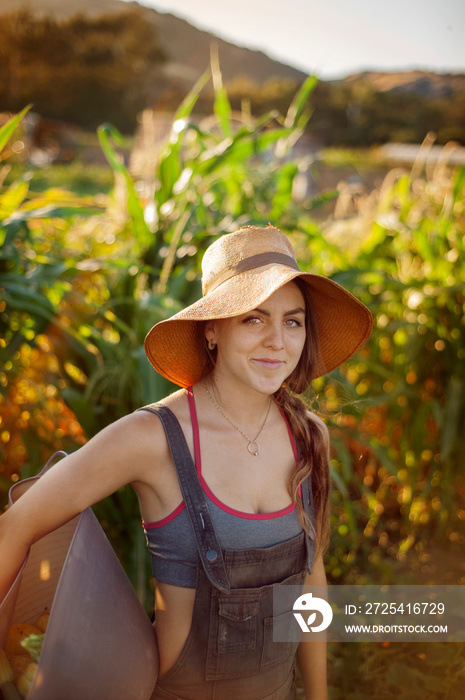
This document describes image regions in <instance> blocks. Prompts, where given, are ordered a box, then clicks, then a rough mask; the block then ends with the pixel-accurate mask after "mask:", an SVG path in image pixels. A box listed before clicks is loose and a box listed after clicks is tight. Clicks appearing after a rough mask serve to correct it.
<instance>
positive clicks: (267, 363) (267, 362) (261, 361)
mask: <svg viewBox="0 0 465 700" xmlns="http://www.w3.org/2000/svg"><path fill="white" fill-rule="evenodd" d="M254 362H256V363H257V364H258V365H260V366H261V367H265V368H266V369H279V368H280V367H282V366H283V364H284V360H272V359H271V358H267V357H257V358H254Z"/></svg>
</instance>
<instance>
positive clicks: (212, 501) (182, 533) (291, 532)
mask: <svg viewBox="0 0 465 700" xmlns="http://www.w3.org/2000/svg"><path fill="white" fill-rule="evenodd" d="M188 399H189V408H190V412H191V420H192V428H193V435H194V456H195V466H196V470H197V474H198V477H199V480H200V483H201V486H202V489H203V492H204V494H205V500H206V502H207V505H208V510H209V512H210V514H211V518H212V521H213V525H214V527H215V531H216V534H217V536H218V539H219V541H220V543H221V547H222V549H231V550H244V549H259V548H262V547H272V546H274V545H276V544H281V543H282V542H286V541H287V540H291V539H292V538H293V537H295V536H296V535H298V534H299V533H300V532H302V525H301V523H300V520H299V517H298V513H297V509H296V507H295V504H294V503H290V504H289V506H287V507H286V508H283V509H282V510H279V511H275V512H272V513H265V514H260V515H255V514H251V513H244V512H242V511H237V510H234V509H232V508H229V507H228V506H227V505H225V504H224V503H222V502H221V501H220V500H219V499H218V498H216V496H215V495H214V494H213V493H212V491H211V490H210V488H209V487H208V484H207V483H206V482H205V479H204V478H203V476H202V468H201V460H200V440H199V428H198V423H197V416H196V412H195V403H194V397H193V393H192V391H188ZM283 415H284V414H283ZM284 418H285V417H284ZM285 420H286V419H285ZM286 424H287V427H288V431H289V437H290V441H291V445H292V448H293V451H294V455H295V458H296V461H297V459H298V455H297V448H296V445H295V440H294V438H293V435H292V433H291V430H290V426H289V424H288V423H287V420H286ZM142 524H143V528H144V533H145V537H146V541H147V547H148V550H149V552H150V554H151V557H152V572H153V576H154V578H155V579H156V580H157V581H162V582H163V583H169V584H171V585H173V586H183V587H186V588H195V586H196V581H197V565H198V554H197V547H196V541H195V537H194V533H193V531H192V526H191V523H190V520H189V516H188V513H187V510H186V508H185V504H184V501H182V502H181V503H180V504H179V505H178V506H177V508H175V509H174V510H173V512H172V513H170V514H169V515H168V516H167V517H166V518H163V519H162V520H158V521H156V522H151V523H147V522H143V523H142Z"/></svg>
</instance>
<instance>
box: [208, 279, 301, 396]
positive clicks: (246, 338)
mask: <svg viewBox="0 0 465 700" xmlns="http://www.w3.org/2000/svg"><path fill="white" fill-rule="evenodd" d="M205 335H206V338H207V340H213V342H214V343H216V345H217V348H218V354H217V360H216V365H215V370H214V373H215V377H216V378H217V379H220V378H222V379H226V378H227V379H229V380H234V381H236V382H242V383H244V384H245V385H246V386H248V387H249V388H253V389H255V390H256V391H259V392H263V393H266V394H272V393H274V392H275V391H277V390H278V389H279V388H280V386H281V385H282V383H283V382H284V380H285V379H286V378H287V377H288V376H289V375H290V374H291V372H292V371H293V370H294V369H295V367H296V365H297V363H298V362H299V359H300V356H301V354H302V350H303V347H304V345H305V338H306V330H305V301H304V298H303V295H302V293H301V292H300V290H299V288H298V287H297V285H296V284H294V283H293V282H289V283H288V284H286V285H285V286H284V287H281V288H280V289H278V290H277V291H276V292H274V294H272V295H271V296H270V297H269V298H268V299H267V300H266V301H264V302H263V303H262V304H260V305H259V307H258V308H256V309H253V310H252V311H249V312H248V313H246V314H242V315H241V316H234V317H233V318H228V319H219V320H217V321H211V322H209V323H207V326H206V330H205Z"/></svg>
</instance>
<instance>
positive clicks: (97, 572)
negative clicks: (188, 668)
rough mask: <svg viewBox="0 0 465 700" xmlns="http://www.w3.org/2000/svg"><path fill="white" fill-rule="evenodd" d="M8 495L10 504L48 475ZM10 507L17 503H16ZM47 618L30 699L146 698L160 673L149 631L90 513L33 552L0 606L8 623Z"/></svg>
mask: <svg viewBox="0 0 465 700" xmlns="http://www.w3.org/2000/svg"><path fill="white" fill-rule="evenodd" d="M58 456H65V453H56V454H55V455H53V457H52V458H51V459H50V460H49V462H48V463H47V465H46V466H45V468H44V469H43V470H42V472H41V473H40V474H39V475H38V476H37V477H33V478H31V479H24V480H23V481H19V482H18V483H17V484H15V485H14V486H13V487H12V488H11V489H10V506H12V505H13V504H14V503H15V501H17V499H18V498H20V497H21V495H22V494H23V493H25V491H26V490H27V489H28V488H30V487H31V486H32V485H33V484H34V482H35V481H37V479H38V478H40V476H41V475H42V474H43V473H44V472H45V471H46V470H47V469H48V467H49V465H50V463H51V462H52V460H54V459H55V458H56V457H58ZM13 507H14V505H13ZM45 608H47V609H48V610H49V611H50V618H49V623H48V627H47V632H46V635H45V640H44V645H43V648H42V653H41V655H40V660H39V666H38V671H37V673H36V676H35V679H34V683H33V687H32V689H31V692H30V693H29V695H28V700H64V699H65V698H66V700H94V699H95V700H106V699H107V698H111V700H148V698H150V696H151V693H152V690H153V688H154V686H155V682H156V678H157V673H158V653H157V647H156V640H155V633H154V629H153V627H152V625H151V623H150V620H149V618H148V616H147V614H146V612H145V610H144V609H143V607H142V605H141V604H140V602H139V600H138V598H137V596H136V593H135V591H134V589H133V587H132V585H131V582H130V581H129V579H128V577H127V576H126V573H125V572H124V570H123V568H122V566H121V564H120V562H119V561H118V558H117V556H116V554H115V552H114V551H113V549H112V547H111V545H110V543H109V541H108V539H107V537H106V535H105V533H104V532H103V530H102V528H101V526H100V524H99V522H98V520H97V518H96V517H95V515H94V513H93V512H92V510H91V509H90V508H87V509H86V510H85V511H84V512H83V513H81V515H79V516H76V517H75V518H74V519H73V520H71V521H70V522H68V523H66V524H65V525H63V526H62V527H60V528H58V529H57V530H55V531H53V532H51V533H50V534H49V535H47V536H46V537H43V538H42V539H40V540H39V541H37V542H36V543H35V544H34V545H33V546H32V547H31V549H30V552H29V554H28V556H27V557H26V559H25V561H24V563H23V566H22V568H21V571H20V572H19V574H18V576H17V578H16V580H15V582H14V583H13V585H12V587H11V589H10V591H9V592H8V594H7V595H6V597H5V599H4V600H3V602H2V603H1V604H0V647H4V646H5V641H6V637H7V634H8V629H9V627H10V625H11V624H14V623H19V622H26V623H30V624H33V623H34V622H35V620H36V619H37V618H38V616H39V615H40V614H41V613H42V612H43V610H44V609H45Z"/></svg>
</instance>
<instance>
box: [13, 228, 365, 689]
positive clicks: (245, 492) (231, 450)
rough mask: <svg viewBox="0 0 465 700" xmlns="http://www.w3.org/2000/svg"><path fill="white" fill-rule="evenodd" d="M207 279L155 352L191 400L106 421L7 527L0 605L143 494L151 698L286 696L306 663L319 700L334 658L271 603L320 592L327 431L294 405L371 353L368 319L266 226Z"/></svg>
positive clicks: (216, 256) (232, 242)
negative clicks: (152, 653) (31, 571)
mask: <svg viewBox="0 0 465 700" xmlns="http://www.w3.org/2000/svg"><path fill="white" fill-rule="evenodd" d="M202 271H203V276H202V284H203V297H202V299H200V300H199V301H198V302H196V303H195V304H193V305H191V306H189V307H188V308H186V309H184V310H183V311H181V312H179V313H178V314H176V315H175V316H173V317H172V318H170V319H168V320H166V321H162V322H160V323H158V324H156V325H155V326H154V327H153V328H152V329H151V331H150V332H149V333H148V335H147V338H146V341H145V349H146V353H147V356H148V359H149V360H150V362H151V363H152V365H153V366H154V367H155V369H156V370H157V371H158V372H159V373H161V374H162V375H163V376H165V377H167V378H168V379H170V380H171V381H173V382H174V383H176V384H177V385H178V386H180V387H182V388H181V389H180V390H179V391H176V392H175V393H174V394H172V395H170V396H168V397H167V398H165V399H164V400H163V401H162V402H160V403H158V404H154V405H151V406H146V407H144V408H143V409H142V410H139V411H137V412H136V413H134V414H132V415H129V416H126V417H125V418H123V419H121V420H119V421H117V422H116V423H114V424H112V425H110V426H109V427H108V428H106V429H105V430H103V431H102V432H101V433H99V434H98V435H97V436H96V437H94V438H93V439H92V440H90V441H89V442H88V443H87V444H86V445H85V446H84V447H83V448H81V449H80V450H78V451H77V452H75V453H73V454H71V455H70V456H68V457H66V458H65V459H63V460H62V461H61V462H59V463H58V464H57V465H56V466H55V467H53V469H52V470H50V472H48V473H47V474H46V475H44V476H43V477H42V478H41V479H40V480H39V481H38V482H37V484H36V485H34V487H33V489H31V490H29V491H28V492H27V493H26V494H25V495H24V496H22V498H21V499H20V500H19V501H18V502H17V503H16V504H15V506H14V507H13V508H10V509H9V510H8V511H7V512H6V513H5V514H4V515H3V516H2V517H1V518H0V561H1V562H2V568H1V571H0V599H2V598H3V596H4V595H5V594H6V592H7V591H8V588H9V586H10V585H11V583H12V581H13V579H14V577H15V575H16V573H17V571H18V570H19V568H20V566H21V564H22V562H23V559H24V557H25V555H26V553H27V551H28V548H29V547H30V546H31V544H32V543H33V542H35V541H36V540H37V539H39V538H40V537H42V536H43V535H45V534H46V533H47V532H49V531H51V530H53V529H55V528H57V527H59V526H60V525H61V524H62V523H64V522H65V521H67V520H69V519H70V518H72V517H73V516H74V515H76V514H77V513H79V512H81V511H83V510H84V509H85V508H87V507H88V506H89V505H91V504H93V503H95V502H96V501H99V500H101V499H102V498H104V497H105V496H107V495H108V494H110V493H112V492H114V491H115V490H117V489H119V488H120V487H121V486H123V485H124V484H127V483H131V484H132V486H133V488H134V489H135V491H136V493H137V496H138V499H139V503H140V509H141V513H142V518H143V526H144V529H145V533H146V537H147V544H148V548H149V551H150V553H151V556H152V564H153V573H154V577H155V579H156V582H157V585H156V592H155V615H156V620H155V630H156V636H157V642H158V649H159V661H160V670H159V678H158V681H157V684H156V687H155V689H154V693H153V696H152V698H153V700H170V699H171V700H174V699H176V698H177V699H180V700H230V699H232V698H234V700H238V699H239V698H240V699H242V698H244V700H265V699H266V700H288V699H289V698H293V697H295V684H294V663H295V657H296V656H297V659H298V663H299V666H300V671H301V676H302V679H303V682H304V686H305V693H306V698H307V700H324V699H325V698H326V697H327V691H326V658H325V654H326V652H325V648H324V645H323V644H321V643H312V644H306V643H303V642H302V643H300V644H298V645H297V644H293V643H284V644H283V643H276V642H273V635H272V627H273V593H276V591H278V590H279V588H280V587H283V586H286V585H291V584H294V585H301V584H303V583H304V582H306V583H314V584H315V583H316V584H322V583H324V582H325V574H324V567H323V552H324V549H325V547H326V545H327V542H328V534H329V533H328V529H329V528H328V497H329V468H328V450H329V441H328V434H327V430H326V428H325V426H324V424H323V423H322V421H321V420H320V419H319V418H317V417H316V416H315V415H313V414H311V413H309V412H308V411H307V410H306V408H305V406H304V404H303V403H302V401H301V400H300V399H299V398H298V397H297V396H296V394H300V393H302V392H304V391H305V389H306V388H307V387H308V385H309V383H310V381H311V380H312V379H313V378H315V377H318V376H321V375H322V374H324V373H326V372H329V371H331V370H333V369H335V368H336V367H338V366H339V365H340V364H342V363H343V362H344V361H345V360H347V359H348V358H349V357H351V356H352V355H353V354H354V353H355V352H356V351H357V350H358V349H359V348H360V347H361V345H362V344H363V343H364V342H365V341H366V339H367V338H368V336H369V334H370V331H371V325H372V319H371V315H370V312H369V311H368V309H367V308H366V307H365V306H364V305H363V304H361V303H360V302H359V301H358V300H356V299H355V298H354V297H353V296H352V295H350V294H349V293H348V292H347V291H345V290H344V289H343V288H341V287H340V286H339V285H337V284H335V283H334V282H332V281H331V280H329V279H326V278H324V277H321V276H318V275H314V274H311V273H306V272H301V271H300V270H299V268H298V266H297V263H296V260H295V254H294V251H293V248H292V246H291V244H290V242H289V241H288V239H287V238H286V237H285V236H284V235H283V234H282V233H281V232H280V231H278V230H277V229H275V228H272V227H268V228H265V229H262V228H253V227H248V228H242V229H240V230H238V231H236V232H235V233H232V234H227V235H224V236H222V237H220V238H219V239H218V240H217V241H216V242H215V243H214V244H213V245H212V246H210V248H209V249H208V250H207V252H206V254H205V256H204V260H203V266H202ZM32 491H33V494H32ZM13 531H14V532H15V533H16V536H15V539H14V546H13V545H12V538H11V537H9V534H8V533H9V532H13ZM18 533H19V534H18ZM18 538H19V539H18Z"/></svg>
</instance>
